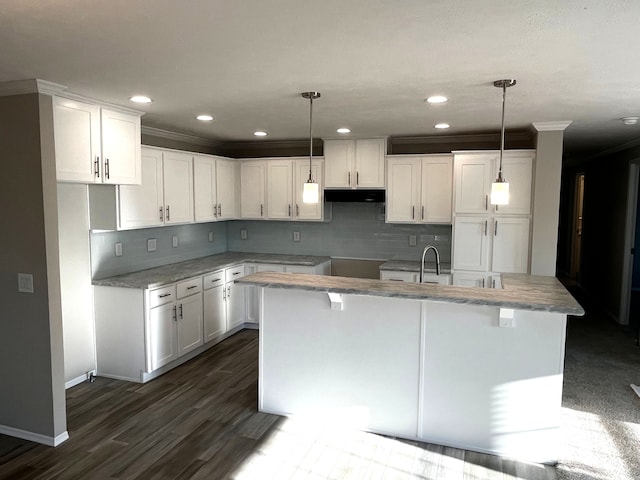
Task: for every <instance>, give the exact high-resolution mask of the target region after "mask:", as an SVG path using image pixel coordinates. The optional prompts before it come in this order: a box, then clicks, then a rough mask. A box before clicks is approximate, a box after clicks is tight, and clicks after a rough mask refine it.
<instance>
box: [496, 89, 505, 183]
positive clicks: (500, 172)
mask: <svg viewBox="0 0 640 480" xmlns="http://www.w3.org/2000/svg"><path fill="white" fill-rule="evenodd" d="M506 97H507V84H506V82H504V83H503V84H502V129H501V132H500V169H499V170H498V181H499V182H502V155H503V153H504V108H505V104H506Z"/></svg>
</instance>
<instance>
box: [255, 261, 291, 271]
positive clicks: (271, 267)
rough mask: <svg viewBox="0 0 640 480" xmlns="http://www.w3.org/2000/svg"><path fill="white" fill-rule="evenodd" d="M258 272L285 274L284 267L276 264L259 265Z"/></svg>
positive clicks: (257, 266)
mask: <svg viewBox="0 0 640 480" xmlns="http://www.w3.org/2000/svg"><path fill="white" fill-rule="evenodd" d="M256 271H257V272H280V273H282V272H284V265H280V264H276V263H258V264H257V265H256Z"/></svg>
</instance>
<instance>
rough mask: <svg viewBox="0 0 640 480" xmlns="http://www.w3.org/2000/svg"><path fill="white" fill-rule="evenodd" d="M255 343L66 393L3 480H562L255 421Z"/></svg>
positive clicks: (6, 450) (21, 445) (11, 455)
mask: <svg viewBox="0 0 640 480" xmlns="http://www.w3.org/2000/svg"><path fill="white" fill-rule="evenodd" d="M257 379H258V335H257V332H256V331H252V330H244V331H242V332H239V333H238V334H236V335H234V336H233V337H231V338H229V339H227V340H225V341H224V342H222V343H221V344H219V345H216V346H215V347H213V348H212V349H210V350H209V351H207V352H206V353H204V354H202V355H200V356H199V357H197V358H195V359H193V360H191V361H190V362H188V363H186V364H184V365H182V366H180V367H178V368H176V369H174V370H172V371H171V372H169V373H167V374H165V375H163V376H161V377H159V378H157V379H155V380H152V381H151V382H149V383H147V384H145V385H140V384H134V383H128V382H123V381H117V380H108V379H104V378H97V379H96V381H95V383H83V384H80V385H78V386H76V387H73V388H71V389H69V390H68V391H67V411H68V417H67V422H68V430H69V434H70V439H69V440H67V441H66V442H65V443H64V444H62V445H61V446H59V447H57V448H49V447H44V446H41V445H37V444H34V443H31V442H27V441H24V440H19V439H15V438H11V437H7V436H3V435H0V479H2V480H4V479H92V480H93V479H145V480H147V479H226V478H234V479H261V480H262V479H278V480H280V479H299V478H305V479H374V478H375V479H444V478H446V479H454V480H458V479H459V480H484V479H487V480H493V479H500V480H506V479H524V480H550V479H555V478H556V475H555V469H554V468H552V467H548V466H547V467H545V466H541V465H535V464H527V463H521V462H515V461H513V460H508V459H503V458H501V457H496V456H492V455H483V454H479V453H475V452H469V451H465V450H460V449H455V448H450V447H442V446H438V445H431V444H424V443H419V442H409V441H403V440H396V439H393V438H388V437H383V436H380V435H374V434H369V433H364V432H332V431H329V430H327V429H326V428H322V426H315V427H310V426H307V425H299V424H297V423H296V422H294V421H291V420H288V419H285V418H282V417H278V416H276V415H268V414H264V413H260V412H258V411H257V391H258V387H257Z"/></svg>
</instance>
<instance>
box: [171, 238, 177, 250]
mask: <svg viewBox="0 0 640 480" xmlns="http://www.w3.org/2000/svg"><path fill="white" fill-rule="evenodd" d="M171 245H173V248H176V247H177V246H178V236H177V235H174V236H173V237H172V238H171Z"/></svg>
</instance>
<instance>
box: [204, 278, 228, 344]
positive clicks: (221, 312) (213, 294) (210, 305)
mask: <svg viewBox="0 0 640 480" xmlns="http://www.w3.org/2000/svg"><path fill="white" fill-rule="evenodd" d="M225 298H226V287H225V286H224V285H220V286H219V287H214V288H210V289H209V290H205V291H204V341H205V342H210V341H211V340H215V339H216V338H218V337H219V336H220V335H222V334H223V333H225V332H226V331H227V330H228V329H227V312H226V305H225Z"/></svg>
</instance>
